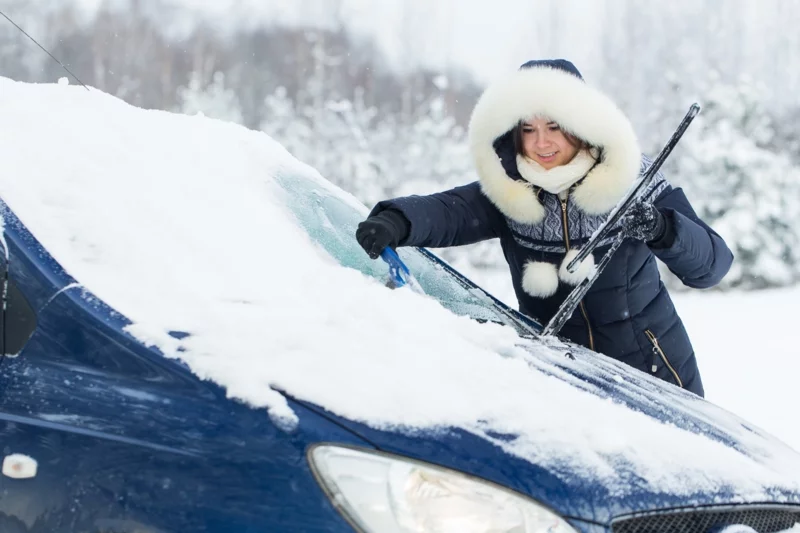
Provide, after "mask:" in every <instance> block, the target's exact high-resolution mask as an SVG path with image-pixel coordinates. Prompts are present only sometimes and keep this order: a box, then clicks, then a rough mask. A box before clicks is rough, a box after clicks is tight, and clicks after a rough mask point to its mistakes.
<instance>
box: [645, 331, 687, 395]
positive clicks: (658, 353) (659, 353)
mask: <svg viewBox="0 0 800 533" xmlns="http://www.w3.org/2000/svg"><path fill="white" fill-rule="evenodd" d="M644 333H645V335H647V338H648V339H650V343H651V344H652V345H653V368H651V370H652V371H653V373H654V374H655V372H656V370H658V366H657V365H656V361H657V360H658V357H661V360H662V361H664V364H665V365H667V368H669V371H670V372H672V377H674V378H675V382H676V383H677V384H678V386H679V387H680V388H683V382H682V381H681V378H680V377H678V373H677V372H675V368H674V367H673V366H672V364H671V363H670V362H669V359H667V355H666V354H665V353H664V350H662V349H661V345H660V344H659V343H658V339H657V338H656V336H655V335H654V334H653V332H652V331H650V330H649V329H646V330H645V331H644Z"/></svg>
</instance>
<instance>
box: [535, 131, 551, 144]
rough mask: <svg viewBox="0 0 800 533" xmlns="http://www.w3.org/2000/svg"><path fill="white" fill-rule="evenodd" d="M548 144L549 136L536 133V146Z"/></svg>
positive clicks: (544, 133) (543, 133)
mask: <svg viewBox="0 0 800 533" xmlns="http://www.w3.org/2000/svg"><path fill="white" fill-rule="evenodd" d="M549 144H550V136H549V135H548V134H547V133H546V132H538V133H537V134H536V146H548V145H549Z"/></svg>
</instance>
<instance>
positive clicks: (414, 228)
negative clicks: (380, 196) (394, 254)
mask: <svg viewBox="0 0 800 533" xmlns="http://www.w3.org/2000/svg"><path fill="white" fill-rule="evenodd" d="M384 209H396V210H398V211H400V212H402V213H403V215H405V217H406V218H407V219H408V221H409V222H410V224H411V228H410V231H409V234H408V236H407V237H406V238H405V239H403V240H402V241H401V242H400V245H401V246H424V247H430V248H439V247H445V246H460V245H462V244H472V243H476V242H478V241H484V240H486V239H491V238H494V237H499V233H500V227H501V225H502V224H504V223H505V219H504V218H503V217H502V215H501V214H500V212H499V211H498V209H497V207H495V206H494V204H492V203H491V201H490V200H489V199H488V198H487V197H486V196H485V195H484V194H483V193H482V192H481V189H480V184H479V183H478V182H474V183H470V184H469V185H464V186H461V187H456V188H454V189H450V190H449V191H444V192H439V193H435V194H430V195H427V196H406V197H403V198H395V199H393V200H384V201H382V202H380V203H378V204H377V205H376V206H375V207H374V208H373V209H372V212H371V213H370V216H372V215H375V214H378V213H380V212H381V211H383V210H384Z"/></svg>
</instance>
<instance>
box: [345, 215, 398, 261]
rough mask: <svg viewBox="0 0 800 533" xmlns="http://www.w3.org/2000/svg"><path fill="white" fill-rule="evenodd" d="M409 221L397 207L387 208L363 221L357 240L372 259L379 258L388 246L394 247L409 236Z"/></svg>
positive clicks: (359, 227) (359, 226)
mask: <svg viewBox="0 0 800 533" xmlns="http://www.w3.org/2000/svg"><path fill="white" fill-rule="evenodd" d="M409 226H410V224H409V222H408V219H407V218H406V217H405V215H404V214H403V213H401V212H400V211H398V210H396V209H386V210H384V211H381V212H380V213H378V214H377V215H374V216H371V217H369V218H368V219H367V220H365V221H363V222H361V223H360V224H359V225H358V229H357V230H356V240H357V241H358V244H360V245H361V247H362V248H363V249H364V251H365V252H367V254H368V255H369V256H370V258H371V259H377V258H378V256H379V255H381V252H382V251H383V250H384V248H386V247H387V246H389V247H391V248H392V249H394V248H397V245H398V244H399V243H400V241H402V240H403V239H405V238H406V237H407V236H408V231H409Z"/></svg>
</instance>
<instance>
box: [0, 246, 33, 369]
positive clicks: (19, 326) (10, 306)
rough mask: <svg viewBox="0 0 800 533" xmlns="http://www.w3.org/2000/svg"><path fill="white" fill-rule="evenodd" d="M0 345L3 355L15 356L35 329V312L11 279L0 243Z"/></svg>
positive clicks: (4, 252)
mask: <svg viewBox="0 0 800 533" xmlns="http://www.w3.org/2000/svg"><path fill="white" fill-rule="evenodd" d="M0 300H2V301H0V304H2V305H0V347H2V354H3V356H4V357H11V358H13V357H17V356H18V355H19V354H20V352H21V351H22V348H23V346H25V343H26V342H28V340H29V339H30V338H31V336H32V335H33V332H34V330H35V329H36V313H35V312H34V310H33V308H32V307H31V305H30V303H28V300H27V299H26V298H25V295H24V294H22V291H20V290H19V288H18V287H17V284H16V283H14V280H13V279H11V276H10V273H9V268H8V259H7V257H6V251H5V249H4V248H3V245H2V244H0Z"/></svg>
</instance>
